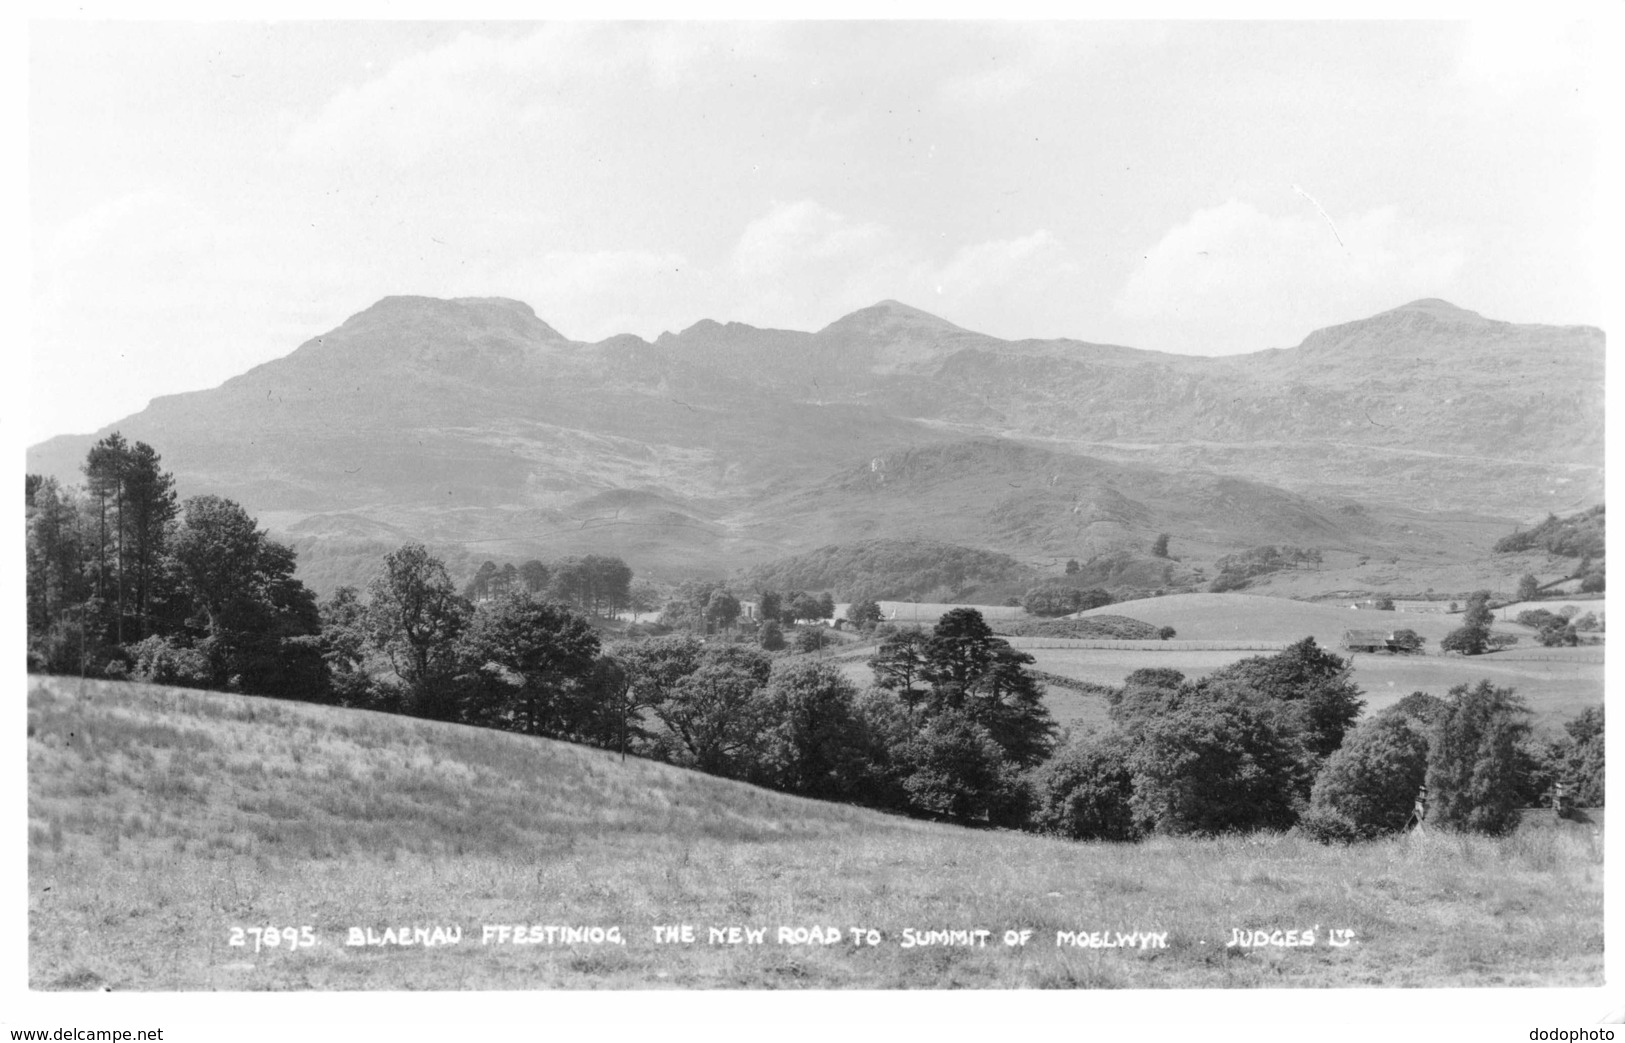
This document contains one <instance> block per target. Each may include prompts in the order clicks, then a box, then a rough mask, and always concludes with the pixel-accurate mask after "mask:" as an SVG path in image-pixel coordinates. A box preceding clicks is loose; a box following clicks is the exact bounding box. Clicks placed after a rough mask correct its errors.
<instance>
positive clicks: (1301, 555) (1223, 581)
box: [1208, 546, 1322, 594]
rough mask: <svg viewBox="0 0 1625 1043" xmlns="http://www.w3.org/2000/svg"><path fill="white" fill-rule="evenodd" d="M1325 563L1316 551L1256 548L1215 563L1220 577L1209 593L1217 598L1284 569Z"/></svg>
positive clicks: (1292, 548) (1215, 579) (1297, 548)
mask: <svg viewBox="0 0 1625 1043" xmlns="http://www.w3.org/2000/svg"><path fill="white" fill-rule="evenodd" d="M1321 561H1322V558H1321V553H1320V551H1319V549H1317V548H1315V547H1291V546H1287V547H1276V546H1265V547H1253V548H1252V549H1250V550H1245V551H1241V552H1239V553H1236V554H1226V555H1225V556H1224V557H1222V558H1220V559H1219V560H1218V561H1216V562H1214V563H1213V564H1214V567H1215V568H1217V569H1218V570H1219V574H1218V575H1217V576H1215V577H1214V578H1213V582H1212V583H1211V584H1210V585H1209V587H1208V590H1210V591H1211V592H1212V593H1215V594H1222V593H1224V592H1225V591H1227V590H1241V589H1243V588H1244V587H1246V586H1247V585H1248V584H1250V583H1251V582H1252V581H1253V579H1254V578H1255V577H1258V576H1263V575H1267V574H1268V573H1271V572H1280V571H1281V570H1283V569H1295V568H1298V567H1300V566H1306V567H1307V566H1317V565H1319V564H1321Z"/></svg>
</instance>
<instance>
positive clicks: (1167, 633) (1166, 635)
mask: <svg viewBox="0 0 1625 1043" xmlns="http://www.w3.org/2000/svg"><path fill="white" fill-rule="evenodd" d="M1174 632H1175V631H1174V628H1173V627H1158V628H1157V638H1158V639H1159V640H1162V641H1167V640H1169V639H1171V638H1172V637H1173V636H1174Z"/></svg>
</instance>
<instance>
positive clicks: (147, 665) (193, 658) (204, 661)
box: [130, 634, 213, 688]
mask: <svg viewBox="0 0 1625 1043" xmlns="http://www.w3.org/2000/svg"><path fill="white" fill-rule="evenodd" d="M130 658H131V660H132V661H133V663H132V669H131V671H130V672H131V674H132V675H133V676H134V677H135V678H136V679H137V680H140V681H146V682H147V683H149V684H167V685H176V686H178V687H182V688H204V687H207V686H208V684H209V681H210V679H211V677H212V676H213V674H212V671H211V670H210V667H209V657H208V656H206V655H205V654H204V653H202V652H201V651H199V650H198V649H195V648H188V647H187V646H185V645H180V644H177V643H175V642H174V641H172V640H171V639H169V638H167V637H159V636H158V635H156V634H155V635H153V636H152V637H148V638H144V639H143V640H141V641H138V642H136V643H135V644H133V645H131V646H130Z"/></svg>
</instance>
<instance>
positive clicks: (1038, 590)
mask: <svg viewBox="0 0 1625 1043" xmlns="http://www.w3.org/2000/svg"><path fill="white" fill-rule="evenodd" d="M1111 603H1112V596H1111V594H1109V593H1107V592H1106V591H1105V590H1102V589H1101V588H1100V587H1092V588H1090V589H1088V590H1084V589H1081V588H1079V587H1070V586H1062V585H1060V584H1053V583H1052V584H1046V585H1045V586H1041V587H1034V588H1033V589H1031V590H1029V591H1027V593H1025V594H1023V595H1022V597H1021V607H1022V608H1024V609H1026V610H1027V611H1028V612H1029V613H1031V614H1032V615H1035V616H1069V615H1071V614H1072V613H1074V612H1082V611H1084V610H1085V609H1091V608H1099V607H1100V606H1102V605H1110V604H1111Z"/></svg>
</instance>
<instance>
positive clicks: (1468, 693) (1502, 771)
mask: <svg viewBox="0 0 1625 1043" xmlns="http://www.w3.org/2000/svg"><path fill="white" fill-rule="evenodd" d="M1528 718H1529V710H1528V707H1526V706H1525V705H1524V703H1523V700H1521V699H1519V698H1518V696H1517V694H1516V693H1515V692H1514V691H1513V689H1511V688H1501V687H1497V686H1495V685H1492V684H1491V683H1490V682H1489V681H1487V680H1485V681H1480V682H1479V683H1478V684H1477V685H1476V686H1474V687H1471V688H1469V687H1468V686H1467V685H1465V684H1460V685H1457V686H1456V687H1454V688H1452V689H1450V692H1449V699H1448V700H1447V706H1446V709H1445V711H1444V713H1443V714H1442V715H1441V716H1440V718H1439V720H1438V721H1437V723H1435V724H1434V726H1433V730H1432V732H1431V733H1430V734H1429V736H1428V769H1427V787H1428V793H1429V796H1430V797H1431V799H1432V808H1431V810H1430V813H1429V819H1430V821H1435V822H1438V823H1439V824H1440V825H1442V826H1447V827H1451V828H1455V829H1463V830H1469V831H1472V832H1477V833H1490V834H1500V833H1506V832H1508V831H1510V830H1511V829H1512V828H1513V827H1514V826H1516V825H1517V823H1518V807H1519V805H1520V803H1521V801H1520V799H1519V791H1520V788H1521V779H1520V778H1519V768H1520V763H1521V757H1520V747H1521V745H1522V743H1523V742H1524V741H1525V739H1526V738H1527V737H1528V735H1529V723H1528Z"/></svg>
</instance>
